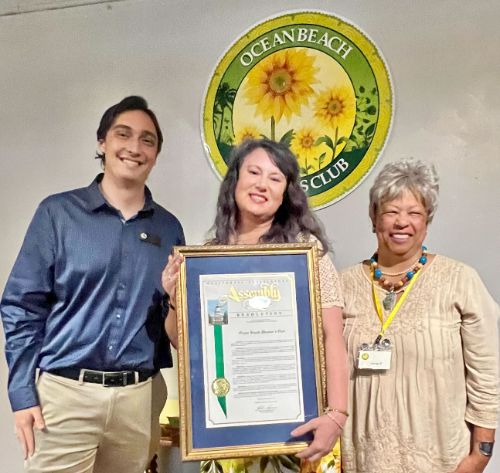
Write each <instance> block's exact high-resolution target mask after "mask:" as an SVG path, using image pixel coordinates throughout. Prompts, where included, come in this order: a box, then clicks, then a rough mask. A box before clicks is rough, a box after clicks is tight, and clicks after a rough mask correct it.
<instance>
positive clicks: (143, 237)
mask: <svg viewBox="0 0 500 473" xmlns="http://www.w3.org/2000/svg"><path fill="white" fill-rule="evenodd" d="M139 237H140V238H141V240H146V238H147V237H148V234H147V233H144V232H142V233H141V234H140V235H139Z"/></svg>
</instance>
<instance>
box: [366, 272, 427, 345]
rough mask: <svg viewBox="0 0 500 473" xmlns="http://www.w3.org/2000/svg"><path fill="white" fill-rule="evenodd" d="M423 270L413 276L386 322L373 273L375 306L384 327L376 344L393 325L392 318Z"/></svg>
mask: <svg viewBox="0 0 500 473" xmlns="http://www.w3.org/2000/svg"><path fill="white" fill-rule="evenodd" d="M421 272H422V270H420V271H418V272H417V273H415V275H414V276H413V277H412V278H411V280H410V284H408V287H407V288H406V289H405V290H404V292H403V294H402V295H401V297H400V298H399V300H398V302H397V303H396V305H395V306H394V308H393V309H392V310H391V312H390V314H389V316H388V317H387V319H386V320H385V322H384V313H383V312H382V307H380V301H379V300H378V297H377V294H376V292H375V281H374V279H373V274H372V294H373V301H374V302H375V308H376V309H377V315H378V318H379V319H380V323H381V324H382V329H381V330H380V333H379V335H378V337H377V340H375V345H376V344H378V342H379V341H380V340H381V339H382V337H383V336H384V333H385V331H386V330H387V328H388V327H389V325H391V323H392V319H394V316H395V315H396V313H397V312H398V310H399V308H400V307H401V304H402V303H403V302H404V300H405V299H406V296H407V295H408V293H409V292H410V289H411V288H412V287H413V285H414V284H415V281H416V280H417V278H418V277H419V276H420V273H421Z"/></svg>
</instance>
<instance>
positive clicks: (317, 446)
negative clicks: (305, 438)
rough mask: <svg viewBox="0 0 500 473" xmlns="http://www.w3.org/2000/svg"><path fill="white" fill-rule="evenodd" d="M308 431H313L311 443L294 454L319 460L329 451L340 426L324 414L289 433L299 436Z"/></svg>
mask: <svg viewBox="0 0 500 473" xmlns="http://www.w3.org/2000/svg"><path fill="white" fill-rule="evenodd" d="M310 431H313V432H314V440H313V441H312V443H311V445H309V446H308V447H307V448H305V449H304V450H302V451H301V452H300V453H297V455H296V456H297V457H299V458H303V459H304V460H309V461H315V460H319V459H320V458H321V457H324V456H325V455H327V454H328V453H330V452H331V450H332V448H333V446H334V444H335V441H336V440H337V439H338V438H339V436H340V433H341V431H340V427H339V426H338V425H336V424H335V422H333V421H332V420H331V419H329V418H328V416H326V415H324V416H321V417H316V418H315V419H312V420H310V421H309V422H307V423H306V424H303V425H301V426H300V427H297V428H296V429H294V430H292V432H291V434H292V435H293V436H294V437H299V436H300V435H304V434H305V433H307V432H310Z"/></svg>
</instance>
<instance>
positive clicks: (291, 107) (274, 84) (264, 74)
mask: <svg viewBox="0 0 500 473" xmlns="http://www.w3.org/2000/svg"><path fill="white" fill-rule="evenodd" d="M316 72H317V69H316V68H315V67H314V57H313V56H311V55H309V54H308V53H307V52H306V51H305V50H301V49H299V48H294V49H285V50H283V51H278V52H276V53H274V54H271V55H270V56H268V57H266V58H265V59H263V60H262V61H260V62H259V63H258V64H257V65H256V66H255V67H254V68H253V69H252V71H251V72H250V73H249V74H248V76H247V83H246V86H245V91H244V96H245V98H246V100H247V102H248V103H250V104H253V105H256V106H257V114H258V115H261V116H262V117H263V119H264V120H268V119H271V135H273V134H274V125H275V123H276V122H279V121H280V120H281V118H282V117H283V116H284V117H286V119H287V120H288V121H289V120H290V118H291V116H292V115H293V114H299V113H300V110H301V107H302V106H303V105H308V104H309V98H310V97H311V96H312V95H313V94H314V90H313V88H312V85H313V84H315V83H316V78H315V73H316ZM272 138H274V136H272Z"/></svg>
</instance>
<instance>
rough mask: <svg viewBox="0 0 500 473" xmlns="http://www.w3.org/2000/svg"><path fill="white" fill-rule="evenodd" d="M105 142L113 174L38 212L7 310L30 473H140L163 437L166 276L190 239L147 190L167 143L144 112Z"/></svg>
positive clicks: (12, 379) (138, 109)
mask: <svg viewBox="0 0 500 473" xmlns="http://www.w3.org/2000/svg"><path fill="white" fill-rule="evenodd" d="M97 139H98V146H99V150H100V152H99V153H98V157H99V158H101V159H102V162H103V165H104V174H100V175H98V176H97V177H96V179H95V180H94V181H93V182H92V184H91V185H90V186H89V187H86V188H81V189H76V190H73V191H69V192H64V193H61V194H56V195H53V196H50V197H48V198H47V199H45V200H44V201H43V202H42V203H41V204H40V206H39V207H38V209H37V211H36V213H35V216H34V217H33V220H32V222H31V224H30V226H29V228H28V232H27V234H26V237H25V240H24V243H23V246H22V248H21V251H20V253H19V256H18V258H17V260H16V263H15V265H14V268H13V269H12V273H11V275H10V277H9V279H8V281H7V285H6V287H5V292H4V294H3V298H2V302H1V306H0V310H1V313H2V320H3V324H4V330H5V337H6V347H5V351H6V356H7V363H8V366H9V398H10V402H11V405H12V409H13V411H14V417H15V426H16V434H17V436H18V439H19V442H20V443H21V446H22V448H23V450H24V454H25V459H26V461H25V468H26V471H28V472H35V471H36V472H51V473H54V472H86V473H90V472H94V473H101V472H102V473H110V472H121V473H129V472H130V473H133V472H137V473H139V472H141V473H142V472H143V471H144V469H145V467H146V465H147V464H148V462H149V461H150V459H151V456H152V451H150V448H149V447H150V444H152V443H151V442H152V437H155V436H156V438H158V437H157V436H158V435H159V434H158V431H159V422H158V417H159V414H160V411H161V409H162V407H163V404H164V402H165V399H166V387H165V384H164V382H163V378H162V376H161V374H159V373H158V372H159V369H160V368H164V367H169V366H172V358H171V353H170V345H169V342H168V339H167V337H166V335H165V330H164V322H165V316H166V313H167V312H168V301H166V300H165V297H164V293H163V290H162V286H161V273H162V270H163V268H164V266H165V265H166V263H167V259H168V255H169V254H170V252H171V249H172V246H174V245H182V244H184V235H183V230H182V227H181V225H180V223H179V221H178V220H177V218H176V217H175V216H174V215H172V214H171V213H170V212H168V211H166V210H165V209H164V208H162V207H160V206H159V205H158V204H157V203H155V202H154V201H153V199H152V197H151V193H150V191H149V190H148V188H147V187H146V185H145V182H146V179H147V177H148V175H149V173H150V171H151V169H152V168H153V166H154V165H155V163H156V159H157V156H158V153H159V152H160V150H161V146H162V141H163V137H162V133H161V130H160V127H159V124H158V121H157V119H156V116H155V115H154V113H153V112H152V111H151V110H150V109H149V108H148V105H147V103H146V101H145V100H144V99H143V98H141V97H135V96H133V97H127V98H125V99H123V100H122V101H121V102H119V103H118V104H116V105H113V106H112V107H110V108H109V109H108V110H107V111H106V112H105V113H104V115H103V117H102V119H101V122H100V125H99V128H98V130H97ZM37 368H39V370H40V371H39V373H40V374H39V377H38V380H37V381H35V375H36V374H35V372H36V369H37Z"/></svg>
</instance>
